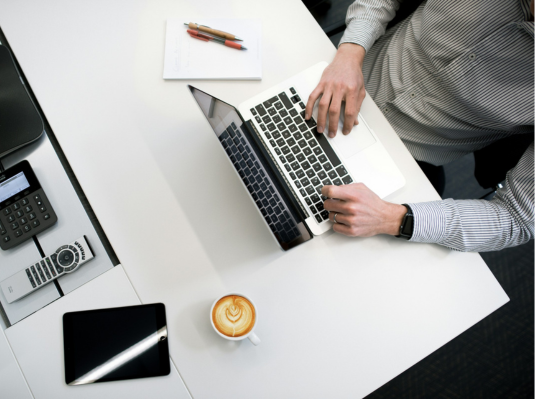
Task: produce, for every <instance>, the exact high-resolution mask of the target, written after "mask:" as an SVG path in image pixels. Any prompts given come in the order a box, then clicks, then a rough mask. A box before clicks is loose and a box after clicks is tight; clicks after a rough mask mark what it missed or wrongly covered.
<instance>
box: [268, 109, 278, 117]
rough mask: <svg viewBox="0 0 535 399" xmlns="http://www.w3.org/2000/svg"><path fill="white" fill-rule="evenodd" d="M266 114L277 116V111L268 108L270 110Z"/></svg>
mask: <svg viewBox="0 0 535 399" xmlns="http://www.w3.org/2000/svg"><path fill="white" fill-rule="evenodd" d="M268 114H270V115H271V116H273V115H276V114H277V110H276V109H275V108H270V109H268Z"/></svg>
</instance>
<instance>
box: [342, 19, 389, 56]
mask: <svg viewBox="0 0 535 399" xmlns="http://www.w3.org/2000/svg"><path fill="white" fill-rule="evenodd" d="M380 29H381V28H380V26H377V24H373V23H372V22H369V21H365V20H352V21H351V22H350V23H349V25H347V27H346V30H345V31H344V34H343V35H342V39H340V43H338V46H340V44H342V43H354V44H358V45H361V46H362V47H364V50H366V53H367V52H368V50H369V49H370V48H371V47H372V45H373V43H375V40H377V36H378V35H379V32H380Z"/></svg>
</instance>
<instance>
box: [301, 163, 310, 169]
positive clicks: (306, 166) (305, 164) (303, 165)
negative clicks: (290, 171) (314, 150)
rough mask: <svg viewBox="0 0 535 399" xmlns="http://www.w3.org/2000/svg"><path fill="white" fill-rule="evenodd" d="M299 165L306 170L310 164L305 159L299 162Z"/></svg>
mask: <svg viewBox="0 0 535 399" xmlns="http://www.w3.org/2000/svg"><path fill="white" fill-rule="evenodd" d="M301 166H302V168H303V169H304V170H307V169H309V168H310V164H309V163H308V162H306V161H305V162H303V163H302V164H301Z"/></svg>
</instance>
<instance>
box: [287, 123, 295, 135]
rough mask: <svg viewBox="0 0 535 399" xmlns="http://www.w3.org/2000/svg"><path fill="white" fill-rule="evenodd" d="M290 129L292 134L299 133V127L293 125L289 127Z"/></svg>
mask: <svg viewBox="0 0 535 399" xmlns="http://www.w3.org/2000/svg"><path fill="white" fill-rule="evenodd" d="M288 129H290V132H292V133H293V132H295V131H297V126H295V125H294V124H291V125H290V126H288Z"/></svg>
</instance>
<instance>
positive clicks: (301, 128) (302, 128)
mask: <svg viewBox="0 0 535 399" xmlns="http://www.w3.org/2000/svg"><path fill="white" fill-rule="evenodd" d="M299 130H301V131H302V132H306V131H307V130H308V127H307V125H305V124H304V123H303V124H302V125H299Z"/></svg>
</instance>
